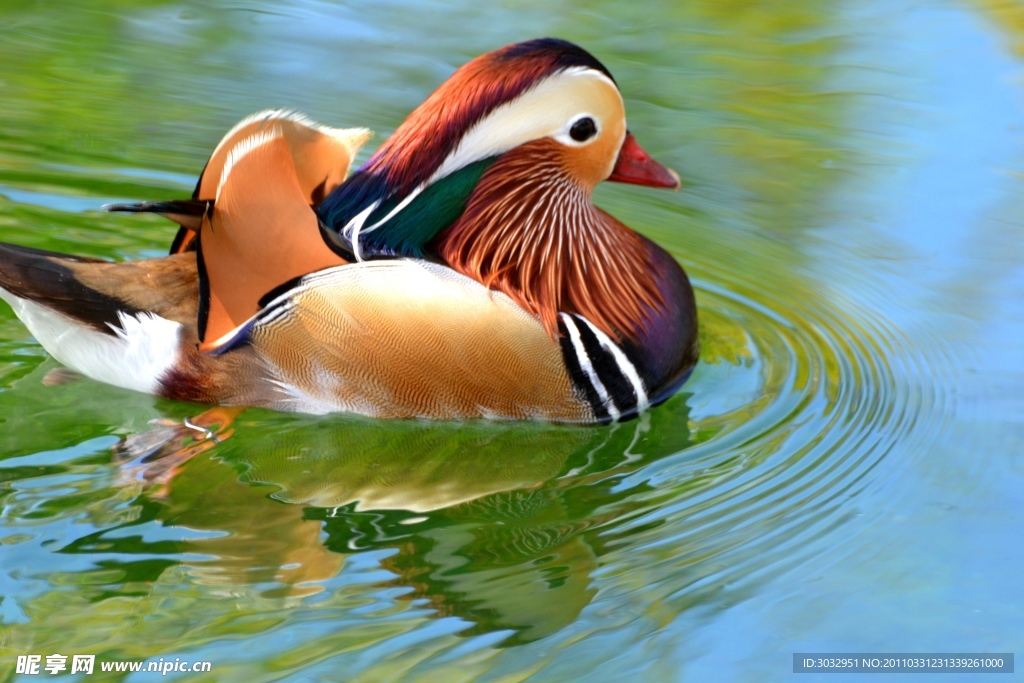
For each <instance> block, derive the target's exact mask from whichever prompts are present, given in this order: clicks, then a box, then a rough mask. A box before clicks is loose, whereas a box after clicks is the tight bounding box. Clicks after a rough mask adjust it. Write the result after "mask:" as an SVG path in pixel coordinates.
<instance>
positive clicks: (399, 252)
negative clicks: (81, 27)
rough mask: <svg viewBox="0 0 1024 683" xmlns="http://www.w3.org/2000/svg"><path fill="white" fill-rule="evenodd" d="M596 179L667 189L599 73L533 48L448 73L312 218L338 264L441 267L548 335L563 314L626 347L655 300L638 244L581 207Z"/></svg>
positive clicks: (582, 56)
mask: <svg viewBox="0 0 1024 683" xmlns="http://www.w3.org/2000/svg"><path fill="white" fill-rule="evenodd" d="M603 180H612V181H618V182H626V183H635V184H640V185H648V186H652V187H665V188H675V187H678V186H679V177H678V175H676V174H675V173H674V172H673V171H671V170H669V169H667V168H665V167H664V166H662V165H661V164H659V163H658V162H656V161H654V160H653V159H652V158H651V157H650V156H649V155H648V154H647V153H646V152H645V151H644V150H643V149H642V148H641V147H640V145H639V144H638V143H637V142H636V140H635V139H634V138H633V136H632V135H631V134H630V133H629V131H628V129H627V127H626V117H625V108H624V105H623V99H622V95H621V94H620V92H619V89H618V87H617V85H616V83H615V80H614V79H613V78H612V76H611V74H610V73H609V71H608V69H607V68H605V66H604V65H603V64H601V63H600V62H599V61H598V60H597V59H595V58H594V57H593V56H592V55H591V54H590V53H588V52H586V51H585V50H583V49H582V48H580V47H578V46H576V45H573V44H572V43H569V42H566V41H563V40H557V39H552V38H545V39H539V40H532V41H528V42H524V43H517V44H514V45H509V46H507V47H504V48H501V49H499V50H496V51H494V52H491V53H488V54H485V55H482V56H481V57H478V58H477V59H474V60H473V61H471V62H469V63H467V64H466V65H464V66H462V67H461V68H459V69H458V70H457V71H456V72H455V73H454V74H453V75H452V76H451V77H450V78H449V79H448V80H447V81H446V82H445V83H443V84H442V85H441V86H440V87H439V88H438V89H437V90H436V91H434V92H433V93H432V94H431V95H430V96H429V97H428V98H427V100H426V101H425V102H424V103H423V104H422V105H420V107H418V108H417V109H416V110H415V111H414V112H413V113H412V114H411V115H410V116H409V117H408V118H407V119H406V120H405V122H404V123H402V125H401V126H400V127H399V128H398V129H397V130H396V131H395V133H394V134H393V135H392V136H391V137H390V138H389V139H388V140H387V142H386V143H385V144H384V145H382V146H381V148H380V149H379V150H378V151H377V152H376V154H374V155H373V157H372V158H371V159H370V160H369V161H367V162H366V163H365V164H364V165H363V166H362V167H361V168H360V169H359V170H358V171H357V172H355V173H354V174H353V175H352V176H351V177H350V178H349V179H348V180H346V181H345V182H344V183H343V184H342V185H340V186H339V187H338V188H336V189H335V190H334V191H333V192H332V193H331V194H330V195H329V196H328V197H327V198H326V199H325V200H324V201H323V202H321V204H320V205H319V206H318V207H317V212H318V215H319V218H320V222H321V230H322V232H323V234H324V237H325V239H326V240H327V242H328V244H329V245H331V246H332V248H334V249H335V250H336V251H338V252H339V253H341V254H342V255H344V256H346V257H349V258H355V259H357V260H363V259H370V258H388V257H395V256H412V257H428V258H440V259H441V260H443V261H445V262H446V263H448V264H449V265H451V266H452V267H453V268H455V269H456V270H458V271H460V272H463V273H464V274H466V275H469V276H470V277H473V278H474V279H477V280H479V281H481V282H483V283H484V284H486V285H488V286H490V287H493V288H496V289H500V290H502V291H504V292H505V293H507V294H509V295H510V296H511V297H512V298H513V299H514V300H516V301H517V302H518V303H520V305H522V306H523V307H524V308H526V309H527V310H529V311H531V312H533V313H535V314H537V315H539V316H540V318H541V320H542V322H543V323H544V325H545V327H546V328H547V330H548V332H549V333H550V334H551V335H552V336H556V335H557V334H558V321H557V318H558V313H559V312H571V313H578V314H580V315H584V316H586V317H587V318H588V319H590V320H591V321H592V322H594V323H595V324H596V325H597V326H598V327H599V328H601V329H602V331H604V332H605V333H606V334H609V335H614V336H617V337H623V336H627V337H633V336H635V335H636V334H637V333H638V329H639V327H640V326H642V325H643V324H644V321H645V320H646V319H648V318H649V317H650V315H649V314H650V311H651V310H652V309H657V308H660V307H663V305H664V301H663V298H664V297H663V294H662V292H661V291H659V287H658V284H657V283H656V282H655V281H654V278H653V276H650V275H649V274H647V273H645V262H646V261H648V260H649V259H648V258H647V256H648V255H647V254H646V250H647V249H648V247H649V246H650V243H648V242H647V241H646V240H644V239H643V238H642V237H640V236H639V235H637V234H636V233H634V232H633V231H631V230H629V229H628V228H626V227H625V226H623V225H622V224H621V223H619V222H618V221H616V220H615V219H614V218H612V217H611V216H609V215H608V214H606V213H604V212H602V211H600V210H599V209H597V208H596V207H594V206H593V204H592V203H591V199H590V197H591V193H592V191H593V189H594V187H595V186H596V185H597V184H598V183H600V182H601V181H603ZM624 302H625V303H624Z"/></svg>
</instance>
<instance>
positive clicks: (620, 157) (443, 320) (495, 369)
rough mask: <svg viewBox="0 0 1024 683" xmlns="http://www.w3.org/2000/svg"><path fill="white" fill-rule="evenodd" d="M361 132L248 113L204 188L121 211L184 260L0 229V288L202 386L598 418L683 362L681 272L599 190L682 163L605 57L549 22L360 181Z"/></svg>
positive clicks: (620, 410) (122, 377)
mask: <svg viewBox="0 0 1024 683" xmlns="http://www.w3.org/2000/svg"><path fill="white" fill-rule="evenodd" d="M368 136H369V133H368V131H366V130H363V129H351V130H338V129H332V128H327V127H324V126H321V125H320V124H317V123H315V122H313V121H312V120H310V119H308V118H306V117H305V116H303V115H300V114H297V113H294V112H287V111H266V112H261V113H259V114H256V115H254V116H251V117H249V118H247V119H245V120H244V121H242V122H241V123H240V124H238V125H237V126H235V128H233V129H232V130H231V131H230V132H229V133H228V134H227V135H226V136H225V137H224V138H223V139H222V140H221V142H220V144H218V145H217V147H216V148H215V149H214V151H213V154H212V155H211V157H210V159H209V160H208V162H207V164H206V167H205V168H204V170H203V173H202V175H201V176H200V178H199V182H198V183H197V185H196V189H195V192H194V193H193V196H192V198H191V199H187V200H178V201H165V202H144V203H141V204H129V205H115V206H111V207H108V208H110V209H112V210H117V211H137V212H138V211H147V212H155V213H159V214H162V215H164V216H166V217H168V218H170V219H172V220H174V221H176V222H177V223H179V224H180V229H179V232H178V235H177V237H176V239H175V240H174V244H173V246H172V249H171V254H170V255H169V256H166V257H163V258H157V259H152V260H144V261H135V262H120V263H112V262H105V261H100V260H95V259H90V258H81V257H76V256H68V255H62V254H56V253H50V252H43V251H39V250H35V249H30V248H25V247H18V246H14V245H8V244H0V296H2V297H3V298H4V299H5V300H6V301H7V302H8V303H9V304H10V305H11V306H12V307H13V309H14V312H15V313H16V314H17V315H18V317H20V318H21V320H22V321H23V322H24V323H25V325H26V326H27V327H28V329H29V330H30V331H31V332H32V334H33V335H34V336H35V337H36V339H37V340H38V341H39V343H41V344H42V345H43V346H44V347H45V348H46V350H47V351H48V352H49V353H50V354H51V355H52V356H53V357H54V358H56V359H57V360H58V361H60V362H61V363H63V364H64V365H66V366H68V367H70V368H73V369H75V370H77V371H79V372H81V373H82V374H84V375H87V376H89V377H91V378H93V379H96V380H99V381H103V382H107V383H110V384H114V385H117V386H120V387H124V388H127V389H134V390H138V391H143V392H148V393H151V394H156V395H159V396H162V397H166V398H171V399H180V400H188V401H196V402H202V403H216V404H220V405H228V406H231V405H233V406H262V407H267V408H271V409H277V410H292V411H303V412H309V413H317V414H320V413H328V412H335V411H349V412H355V413H361V414H364V415H370V416H379V417H424V418H435V419H462V418H475V417H486V418H501V419H525V418H534V419H541V420H549V421H561V422H576V423H594V422H608V421H613V420H617V419H623V418H626V417H630V416H633V415H635V414H636V413H638V412H639V411H642V410H644V409H645V408H647V407H648V406H651V405H654V404H657V403H659V402H660V401H663V400H665V399H666V398H668V397H669V396H670V395H672V393H674V392H675V391H676V390H677V389H678V388H679V387H680V386H681V384H682V383H683V382H684V381H685V380H686V378H687V377H688V376H689V374H690V372H691V370H692V369H693V366H694V364H695V363H696V360H697V355H698V344H697V318H696V306H695V303H694V296H693V291H692V289H691V286H690V283H689V281H688V279H687V277H686V274H685V273H684V272H683V270H682V268H681V267H680V266H679V264H678V263H677V262H676V260H675V259H674V258H672V257H671V256H670V255H669V254H668V253H667V252H665V251H664V250H663V249H661V248H660V247H658V246H657V245H656V244H654V243H653V242H651V241H650V240H648V239H647V238H645V237H643V236H642V235H640V234H638V233H636V232H634V231H633V230H631V229H629V228H627V227H626V226H625V225H623V224H622V223H620V222H619V221H618V220H616V219H615V218H613V217H612V216H611V215H609V214H607V213H605V212H604V211H602V210H601V209H598V208H597V207H595V206H594V204H593V203H592V201H591V193H592V191H593V189H594V187H595V186H596V185H597V184H598V183H600V182H601V181H603V180H612V181H619V182H625V183H636V184H640V185H648V186H654V187H667V188H674V187H678V186H679V178H678V176H677V175H676V174H675V173H674V172H672V171H670V170H669V169H667V168H665V167H664V166H662V165H661V164H659V163H657V162H656V161H654V160H653V159H652V158H651V157H650V156H649V155H648V154H647V153H646V152H645V151H644V150H643V149H642V148H641V147H640V146H639V144H638V143H637V142H636V140H635V139H634V137H633V135H632V134H631V133H630V132H629V130H628V129H627V127H626V119H625V111H624V105H623V98H622V95H621V94H620V92H619V89H618V87H617V85H616V82H615V80H614V79H613V78H612V76H611V74H610V73H609V71H608V69H607V68H605V66H604V65H603V64H601V62H599V61H598V60H597V59H595V58H594V57H593V56H592V55H591V54H589V53H588V52H586V51H585V50H583V49H581V48H580V47H577V46H576V45H573V44H572V43H568V42H565V41H562V40H557V39H550V38H549V39H540V40H532V41H528V42H523V43H517V44H514V45H509V46H507V47H504V48H502V49H499V50H496V51H494V52H491V53H488V54H485V55H483V56H481V57H478V58H476V59H474V60H472V61H470V62H468V63H467V64H465V65H464V66H462V67H461V68H459V69H458V70H457V71H455V73H454V74H453V75H452V76H451V77H450V78H449V79H448V80H447V81H446V82H444V83H443V84H442V85H441V86H440V87H438V89H437V90H436V91H434V93H433V94H431V95H430V96H429V97H428V98H427V100H426V101H425V102H424V103H423V104H422V105H420V106H419V107H418V108H417V109H416V110H414V111H413V112H412V114H411V115H410V116H409V117H408V118H407V119H406V120H405V122H404V123H402V124H401V126H399V127H398V129H397V130H396V131H395V133H394V134H393V135H392V136H391V137H390V138H389V139H388V140H387V141H386V142H385V143H384V144H383V145H382V146H381V147H380V148H379V149H378V150H377V152H376V153H375V154H373V155H372V156H371V157H370V159H369V160H368V161H367V162H366V163H365V164H363V165H362V166H361V167H359V168H358V169H357V170H356V171H354V172H353V173H352V174H351V175H350V176H348V177H347V178H346V177H345V176H346V173H347V172H348V168H349V166H350V164H351V162H352V160H353V157H354V155H355V154H356V152H357V150H358V148H359V147H360V145H361V144H362V143H363V142H365V140H366V139H367V138H368Z"/></svg>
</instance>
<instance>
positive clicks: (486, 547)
mask: <svg viewBox="0 0 1024 683" xmlns="http://www.w3.org/2000/svg"><path fill="white" fill-rule="evenodd" d="M688 413H689V410H688V407H687V405H686V402H685V397H683V396H679V397H677V398H676V399H673V401H671V403H670V404H669V406H667V407H666V409H662V410H658V411H654V412H652V413H647V414H644V415H643V416H641V418H640V419H637V420H633V421H630V422H625V423H617V424H613V425H611V426H608V427H603V428H598V429H594V428H579V427H566V426H552V425H544V424H536V423H491V422H468V423H425V422H412V421H409V422H388V423H383V424H382V423H380V422H375V421H372V420H366V419H361V418H346V419H341V420H338V421H331V422H322V421H315V420H311V419H307V418H302V417H297V416H295V417H291V416H282V417H280V418H279V419H280V420H282V421H284V422H286V423H288V424H287V425H285V426H284V427H283V428H282V429H280V430H278V431H277V434H276V435H272V436H270V437H269V438H268V437H263V438H257V437H250V436H249V434H250V433H254V432H255V431H256V430H251V429H239V430H238V432H237V433H236V434H234V436H232V437H231V438H230V439H226V440H225V441H224V443H223V444H221V445H220V446H218V448H217V449H216V450H215V451H210V450H209V446H210V445H212V444H213V441H212V440H204V439H202V437H201V436H198V435H197V436H198V438H197V439H195V440H193V439H192V437H191V436H186V435H184V433H183V432H182V431H181V430H182V429H184V428H182V427H177V428H175V429H176V430H178V431H173V430H172V431H173V433H174V435H175V436H176V439H174V440H171V441H166V442H165V443H164V446H163V448H155V449H151V450H150V451H149V452H145V453H140V452H139V451H138V448H139V447H140V446H141V445H149V446H152V445H153V444H154V443H156V441H154V439H153V437H152V436H150V437H146V438H137V437H133V438H132V439H129V440H128V441H127V442H126V443H125V444H122V446H121V448H120V451H119V452H120V454H121V457H131V456H134V459H133V460H132V461H131V462H130V463H128V464H127V465H126V467H125V468H123V471H125V472H128V473H131V474H132V476H130V477H128V476H126V477H125V479H124V482H125V485H130V486H141V487H143V489H144V491H143V496H144V497H148V498H149V499H150V500H151V502H152V503H154V504H156V505H157V506H158V507H157V512H156V516H157V518H158V519H159V520H160V521H161V522H162V524H164V525H165V526H173V527H187V528H189V529H192V530H205V531H219V532H222V533H221V534H218V535H216V536H212V537H205V538H196V539H192V540H187V541H185V542H183V544H182V546H181V552H182V554H184V555H185V557H186V558H187V559H183V560H182V564H184V565H186V566H187V568H188V571H189V573H190V575H191V576H192V577H193V579H194V580H196V581H200V582H203V583H213V584H218V585H221V586H223V587H224V589H226V590H251V589H252V587H253V586H255V585H259V586H260V589H261V590H263V593H262V594H263V595H264V596H265V597H268V598H302V597H304V596H308V595H311V594H315V593H318V592H322V591H324V590H325V589H326V590H330V587H329V583H328V582H329V581H330V579H332V578H333V577H335V576H336V575H338V574H339V573H341V572H342V570H343V568H344V564H345V560H346V558H348V557H351V556H352V555H354V554H356V553H361V552H366V551H370V550H378V551H379V550H388V551H391V553H392V554H390V555H388V556H387V557H385V558H384V559H383V560H381V565H382V566H383V568H385V569H387V570H388V571H390V572H392V573H393V575H394V577H393V578H391V579H390V580H387V581H385V582H383V584H381V587H382V588H393V587H399V588H403V589H405V590H406V591H407V592H405V593H404V594H402V595H401V597H399V598H398V599H399V600H400V601H405V602H414V603H416V604H420V605H423V606H429V607H430V608H431V609H432V610H434V614H435V616H436V617H439V618H440V617H451V616H455V617H460V618H462V619H464V620H465V621H467V622H469V625H467V627H466V629H465V630H463V631H462V632H461V634H462V635H473V634H480V633H490V632H496V631H508V632H509V634H508V637H507V638H505V639H504V641H503V642H504V643H505V644H506V645H513V644H517V643H522V642H529V641H532V640H536V639H538V638H543V637H544V636H547V635H549V634H551V633H554V632H556V631H557V630H559V629H561V628H563V627H564V626H566V625H568V624H570V623H571V622H573V621H574V620H575V619H576V618H577V617H578V616H579V614H580V612H581V611H582V610H583V608H584V607H585V606H586V605H587V604H588V603H589V602H590V601H591V599H592V598H593V596H594V593H595V589H594V588H593V587H592V586H591V575H592V574H593V572H594V571H595V570H596V569H597V568H598V567H599V565H600V557H601V555H602V554H603V553H604V552H605V548H606V546H607V544H608V543H609V540H608V536H607V533H606V532H607V531H608V530H609V527H610V525H612V526H613V525H614V524H615V522H616V520H619V519H621V518H622V517H623V515H628V514H629V512H630V511H631V510H633V509H635V508H636V507H637V506H638V505H640V504H641V503H639V502H637V501H636V500H635V498H636V495H637V494H638V493H640V491H639V490H638V489H643V488H646V487H647V485H646V484H644V483H639V484H636V485H633V486H621V483H622V480H623V478H624V477H625V476H626V475H628V474H630V473H632V472H635V471H636V470H637V469H638V468H639V467H641V466H643V465H647V464H649V463H651V462H652V461H654V460H656V459H658V458H660V457H663V456H666V455H669V454H673V453H678V452H679V451H681V450H682V449H684V448H686V447H687V446H688V444H689V436H690V432H689V427H688ZM256 419H258V418H256ZM240 421H241V420H240ZM292 423H294V424H292ZM299 423H303V424H299ZM296 429H301V430H302V434H303V438H302V439H300V440H297V439H295V438H294V435H295V433H296ZM228 435H230V434H229V433H228V432H222V437H225V436H228ZM165 436H166V434H165ZM132 448H135V449H136V450H135V451H132ZM214 454H215V455H214ZM169 463H170V464H169ZM172 470H173V476H167V473H168V472H169V471H172ZM240 473H241V476H239V474H240ZM86 550H87V549H86V548H84V547H83V548H81V551H86ZM141 552H148V550H147V549H143V550H141ZM193 558H201V559H193ZM268 584H270V585H271V587H270V588H266V586H267V585H268ZM325 584H327V585H325Z"/></svg>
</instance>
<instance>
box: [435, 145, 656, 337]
mask: <svg viewBox="0 0 1024 683" xmlns="http://www.w3.org/2000/svg"><path fill="white" fill-rule="evenodd" d="M561 147H562V146H561V145H559V143H557V142H555V141H554V140H550V139H544V140H537V141H534V142H531V143H527V144H525V145H522V146H520V147H518V148H516V149H515V150H512V151H511V152H508V153H506V154H505V155H504V156H502V157H501V158H500V159H499V160H498V161H496V162H495V163H494V165H493V166H491V167H490V168H489V169H488V170H487V172H486V173H484V175H483V177H482V178H481V179H480V182H479V184H478V185H477V187H476V189H475V190H474V192H473V194H472V195H471V196H470V198H469V202H468V204H467V206H466V210H465V212H464V213H463V214H462V216H461V217H460V218H459V220H458V221H457V222H456V223H455V224H453V225H452V226H451V227H450V228H448V229H447V230H445V231H444V232H443V233H441V235H440V236H439V237H438V239H437V240H436V242H435V245H434V246H435V249H436V250H437V253H438V254H439V255H440V256H441V258H443V259H444V260H445V261H446V262H447V263H448V264H449V265H450V266H451V267H452V268H454V269H455V270H457V271H459V272H461V273H463V274H464V275H467V276H469V277H471V278H473V279H475V280H477V281H478V282H480V283H482V284H484V285H486V286H487V287H490V288H492V289H497V290H500V291H502V292H504V293H505V294H507V295H508V296H509V297H511V298H512V299H513V300H514V301H516V302H517V303H518V304H519V305H520V306H522V307H523V308H525V309H526V310H528V311H530V312H531V313H534V314H535V315H537V316H538V317H540V319H541V322H542V323H543V325H544V329H545V330H546V331H547V333H548V335H549V336H550V337H551V338H552V339H554V338H556V337H557V336H558V313H559V312H566V313H577V314H579V315H581V316H583V317H585V318H586V319H587V320H589V321H590V322H592V323H593V324H594V325H596V326H597V327H598V328H599V329H601V330H602V331H603V332H604V333H605V334H607V335H609V336H610V337H612V338H613V339H615V338H622V337H627V338H632V339H635V338H636V337H637V334H638V333H639V331H640V329H641V327H643V325H644V324H646V323H647V322H648V321H649V319H650V316H651V313H652V311H653V310H656V309H661V308H663V307H664V306H665V301H664V297H663V295H662V293H661V292H660V291H659V290H658V287H657V284H656V283H655V282H654V280H653V278H652V277H651V276H650V275H649V267H648V260H649V259H648V255H647V247H646V245H645V244H644V242H643V240H642V238H641V237H640V236H639V235H637V234H636V233H635V232H633V231H632V230H630V229H629V228H627V227H626V226H624V225H623V224H622V223H620V222H619V221H617V220H616V219H615V218H613V217H612V216H610V215H608V214H607V213H605V212H604V211H601V210H600V209H598V208H597V207H595V206H594V205H593V204H592V203H591V201H590V193H589V191H588V190H586V189H584V188H583V187H581V186H580V185H579V184H578V183H576V182H574V180H573V179H572V178H571V176H570V174H569V172H568V171H567V170H566V169H565V168H564V165H563V164H562V163H561V162H562V160H561V158H560V157H561V154H562V151H561Z"/></svg>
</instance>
